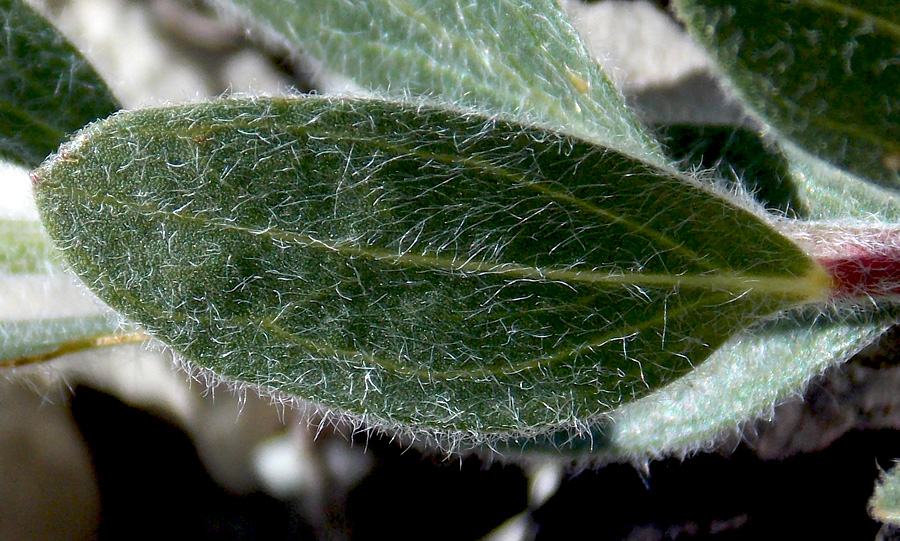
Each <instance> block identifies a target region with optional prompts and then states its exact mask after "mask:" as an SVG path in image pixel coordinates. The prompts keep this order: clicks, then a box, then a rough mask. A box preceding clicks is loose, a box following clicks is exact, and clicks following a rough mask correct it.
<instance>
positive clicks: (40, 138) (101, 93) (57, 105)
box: [0, 0, 119, 168]
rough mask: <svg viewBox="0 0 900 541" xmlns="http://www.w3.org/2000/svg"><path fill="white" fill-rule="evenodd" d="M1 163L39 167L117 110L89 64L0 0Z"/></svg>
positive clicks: (13, 4)
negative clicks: (71, 138)
mask: <svg viewBox="0 0 900 541" xmlns="http://www.w3.org/2000/svg"><path fill="white" fill-rule="evenodd" d="M0 19H2V21H3V26H2V28H0V38H2V39H0V158H2V159H5V160H9V161H12V162H15V163H17V164H19V165H23V166H25V167H29V168H31V167H37V165H38V164H40V163H41V161H43V159H44V158H46V157H47V155H49V154H50V153H51V152H53V151H54V150H56V148H57V147H58V146H59V144H60V143H62V142H63V141H65V139H66V138H67V137H68V136H69V135H71V134H72V133H74V132H75V131H76V130H78V129H80V128H81V127H82V126H84V125H85V124H87V123H88V122H91V121H94V120H96V119H98V118H103V117H105V116H108V115H109V114H111V113H112V112H113V111H115V110H117V109H118V108H119V106H118V104H117V102H116V99H115V98H114V97H113V96H112V94H111V93H110V92H109V90H108V89H107V87H106V85H105V84H104V82H103V80H102V79H101V78H100V76H98V75H97V74H96V73H95V72H94V70H93V68H91V66H90V65H89V64H88V63H87V61H86V60H85V59H84V58H83V57H82V56H81V55H80V54H79V53H78V51H77V50H76V49H75V48H74V47H73V46H72V45H71V44H70V43H69V42H68V41H66V39H65V37H63V35H62V34H60V33H59V31H58V30H56V29H55V28H53V26H51V25H50V23H48V22H47V21H46V20H45V19H44V18H43V17H41V16H40V15H39V14H37V13H36V12H35V11H34V10H32V9H31V8H30V7H28V5H27V4H25V3H24V2H22V1H21V0H0Z"/></svg>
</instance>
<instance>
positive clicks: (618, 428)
mask: <svg viewBox="0 0 900 541" xmlns="http://www.w3.org/2000/svg"><path fill="white" fill-rule="evenodd" d="M895 317H896V316H893V315H892V316H888V315H882V314H865V313H857V314H828V313H820V312H818V311H807V312H803V311H801V312H799V313H793V314H789V315H786V316H784V317H781V318H778V319H775V320H769V321H764V322H760V323H758V324H756V325H754V326H753V327H751V328H750V329H748V330H747V331H745V332H743V333H740V334H738V335H736V336H733V337H731V338H730V339H729V340H728V341H727V342H726V343H725V344H723V345H722V347H720V348H718V349H717V350H716V351H715V352H714V353H713V354H712V355H711V356H710V357H709V359H707V361H706V362H705V363H703V364H702V365H701V366H699V367H698V368H697V369H696V370H694V371H692V372H691V373H689V374H687V375H686V376H685V377H683V378H681V379H679V380H676V381H674V382H673V383H672V384H670V385H668V386H666V387H663V388H662V389H660V390H659V391H657V392H655V393H653V394H651V395H648V396H646V397H644V398H643V399H641V400H638V401H635V402H633V403H631V404H627V405H625V406H624V407H622V408H620V409H619V410H617V411H615V412H614V413H613V414H612V416H611V417H610V419H609V420H607V421H603V422H600V423H598V424H597V425H596V426H595V427H594V428H593V430H592V435H593V439H592V440H591V441H592V443H593V447H594V450H595V451H598V452H602V453H605V454H606V455H607V456H609V457H612V459H616V458H620V457H623V456H626V457H636V458H647V457H653V458H659V457H664V456H672V455H685V454H690V453H691V452H694V451H697V450H698V449H702V448H704V447H708V446H714V445H716V444H717V443H719V442H721V438H722V436H723V435H727V434H729V433H734V431H735V430H738V429H739V428H741V427H742V426H744V424H745V423H746V422H747V421H748V420H755V419H760V418H766V417H768V416H770V415H771V414H772V411H773V407H774V406H775V405H777V404H779V403H781V402H784V401H785V400H788V399H790V398H792V397H795V396H797V393H798V392H800V391H801V390H802V389H803V388H804V386H805V385H806V384H807V383H808V382H809V380H810V379H811V378H813V377H814V376H817V375H819V374H821V373H822V372H824V371H825V369H827V368H829V367H831V366H834V365H837V364H839V363H842V362H844V361H846V360H847V359H849V358H850V357H851V356H852V355H853V354H855V353H856V352H858V351H859V350H860V349H862V348H863V347H864V346H866V345H867V344H869V343H871V342H872V341H873V340H875V339H876V338H877V337H878V336H879V335H881V334H882V333H883V332H884V331H885V330H887V329H888V328H889V327H890V325H891V324H892V322H893V321H894V319H895ZM582 440H583V438H582ZM555 443H557V444H558V445H561V446H564V445H565V443H566V441H565V440H563V438H562V437H560V436H558V437H557V441H556V442H555ZM569 445H572V444H571V443H570V444H569ZM581 446H582V447H584V444H583V443H582V444H581ZM576 448H577V446H576Z"/></svg>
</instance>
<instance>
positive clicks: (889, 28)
mask: <svg viewBox="0 0 900 541" xmlns="http://www.w3.org/2000/svg"><path fill="white" fill-rule="evenodd" d="M676 6H677V8H678V12H679V15H680V16H681V17H682V18H683V19H684V21H685V22H686V23H687V26H688V28H689V29H690V31H691V33H692V35H693V36H694V37H696V38H697V39H698V40H700V41H701V42H702V43H703V44H704V45H706V47H707V48H708V50H709V51H710V52H711V53H712V55H713V56H714V57H715V58H716V59H717V61H718V63H719V65H720V67H721V69H722V70H723V71H724V72H725V74H726V75H727V76H728V77H729V78H730V80H731V82H732V84H733V85H734V87H735V88H736V90H737V91H738V92H739V94H741V95H742V96H743V97H744V98H745V100H746V103H747V104H748V105H749V106H750V108H751V109H752V110H754V111H755V112H756V113H757V114H758V115H760V116H761V117H762V118H763V119H764V120H765V121H766V122H767V123H770V124H771V126H772V127H774V128H775V130H776V131H777V132H779V133H780V134H781V135H783V136H785V137H787V138H789V139H790V140H791V141H793V142H794V143H795V144H797V145H798V146H799V147H801V148H802V149H803V150H804V151H805V152H808V153H810V154H812V155H814V156H817V157H819V158H821V159H823V160H826V161H829V162H832V163H835V164H837V165H838V166H840V167H841V168H843V169H845V170H847V171H849V172H851V173H853V174H855V175H858V176H860V177H862V178H864V179H867V180H870V181H874V182H877V183H879V184H882V185H886V186H889V187H892V188H900V174H898V172H900V90H898V89H900V1H898V0H854V1H849V0H831V1H824V0H804V1H791V2H770V1H764V0H750V1H735V0H678V1H677V2H676Z"/></svg>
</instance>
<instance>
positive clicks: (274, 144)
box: [35, 97, 828, 437]
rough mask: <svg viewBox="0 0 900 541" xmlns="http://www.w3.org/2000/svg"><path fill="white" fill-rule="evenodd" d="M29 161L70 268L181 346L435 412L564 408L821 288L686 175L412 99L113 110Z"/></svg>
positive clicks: (563, 418)
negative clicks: (35, 165)
mask: <svg viewBox="0 0 900 541" xmlns="http://www.w3.org/2000/svg"><path fill="white" fill-rule="evenodd" d="M35 177H36V179H38V182H37V187H36V191H37V199H38V202H39V206H40V207H41V210H42V213H43V216H44V220H45V221H46V224H47V227H48V230H49V231H50V233H51V236H52V237H53V238H54V240H55V241H56V242H57V243H58V244H59V245H60V246H62V247H63V248H64V250H65V254H66V256H67V258H68V260H69V262H70V264H71V265H72V267H73V268H74V269H75V270H76V272H78V273H79V274H80V275H81V276H82V277H83V279H84V280H85V282H86V283H87V284H88V285H89V286H90V287H92V288H94V289H95V290H96V291H97V293H98V295H99V296H100V297H101V298H102V299H104V300H105V301H107V302H108V303H109V304H110V305H111V306H113V307H114V308H115V309H117V310H119V311H121V312H122V313H123V314H125V315H126V316H127V317H129V318H131V319H133V320H134V321H135V322H138V323H140V324H141V325H142V326H144V327H145V328H146V329H147V330H148V331H149V332H150V333H151V334H153V335H155V336H157V337H159V338H161V339H162V340H163V341H165V342H168V343H169V344H171V345H172V346H174V347H175V349H177V350H179V351H181V352H182V353H183V354H185V355H186V356H187V357H188V358H189V359H191V360H193V361H195V362H197V363H199V364H200V365H203V366H205V367H207V368H210V369H212V370H213V371H215V372H217V373H219V374H221V375H224V376H227V377H230V378H235V379H238V380H242V381H248V382H251V383H255V384H259V385H264V386H269V387H274V388H275V389H278V390H280V391H285V392H288V393H291V394H294V395H298V396H301V397H304V398H307V399H311V400H313V401H315V402H318V403H321V404H324V405H326V406H329V407H333V408H337V409H339V410H342V411H347V412H351V413H354V414H356V415H362V416H366V417H368V418H369V419H370V420H373V421H376V422H378V421H380V422H382V423H386V424H393V425H394V426H398V427H399V426H414V427H419V428H420V429H421V428H424V429H430V430H433V431H436V432H438V433H454V434H467V435H469V436H472V437H477V436H478V435H481V434H484V433H510V432H512V433H529V432H530V431H532V430H535V429H540V428H544V427H547V426H571V425H573V424H575V423H577V422H578V420H579V419H586V418H589V417H592V416H596V415H599V414H602V413H604V412H608V411H611V410H612V409H613V408H615V407H617V406H618V405H620V404H622V403H624V402H628V401H630V400H631V399H633V398H636V397H639V396H642V395H644V394H646V393H647V392H648V391H649V390H652V389H654V388H656V387H658V386H659V385H661V384H662V383H664V382H667V381H670V380H672V379H674V378H676V377H677V376H680V375H682V374H684V373H686V372H688V371H690V370H691V369H692V367H693V365H694V364H696V363H698V362H700V361H702V360H703V359H704V358H705V357H707V356H708V355H709V354H710V352H711V351H713V350H714V349H715V347H716V346H718V345H719V344H720V343H722V342H723V341H724V340H725V339H727V337H728V336H729V335H731V334H733V333H735V332H736V331H738V330H739V329H741V328H742V327H744V326H745V325H746V324H747V323H748V322H750V321H752V320H754V319H755V318H757V317H760V316H762V315H765V314H770V313H773V312H777V311H780V310H782V309H784V308H786V307H790V306H795V305H797V304H801V303H805V302H809V301H810V300H821V298H822V296H823V295H827V288H828V283H827V278H826V277H825V276H824V271H822V269H821V268H820V267H819V266H818V265H817V264H816V263H814V262H813V261H812V260H811V259H809V258H808V257H807V256H806V255H805V254H804V253H802V252H801V251H799V249H797V248H796V247H795V246H794V245H793V244H792V243H791V242H790V241H788V240H787V239H785V238H784V237H782V236H781V235H779V234H778V233H776V232H775V231H774V230H772V229H771V228H770V227H769V226H768V225H766V224H764V223H763V222H761V221H760V220H759V219H757V218H755V217H754V216H752V215H751V214H749V213H747V212H746V211H743V210H740V209H737V208H736V207H734V206H732V204H730V203H729V202H727V201H726V200H723V199H720V198H718V197H715V196H713V195H711V194H710V193H709V192H707V191H706V190H704V189H702V188H701V187H698V186H697V185H695V184H692V183H691V182H689V181H687V180H686V179H684V178H680V177H673V176H672V175H671V174H670V173H668V172H662V171H660V170H657V169H653V168H652V167H649V166H647V165H645V164H643V163H641V162H638V161H636V160H634V159H632V158H629V157H627V156H625V155H622V154H619V153H617V152H615V151H611V150H608V149H602V148H599V147H597V146H594V145H592V144H590V143H587V142H584V141H582V140H579V139H576V138H573V137H571V136H564V135H559V134H557V133H553V132H548V131H545V130H543V129H540V128H534V127H525V126H521V125H516V124H513V123H510V122H506V121H502V120H498V119H490V118H486V117H483V116H480V115H475V114H471V113H459V112H456V111H450V110H446V109H442V108H438V107H432V106H426V105H422V104H418V105H404V104H399V103H393V102H386V101H369V100H339V99H329V98H322V97H308V98H298V99H266V100H235V101H219V102H214V103H210V104H203V105H191V106H183V107H176V108H168V109H155V110H143V111H137V112H133V113H125V114H119V115H116V116H114V117H112V118H111V119H109V120H107V121H104V122H101V123H97V124H94V125H92V126H90V127H88V128H87V129H86V130H85V131H84V132H82V133H81V134H79V135H78V136H77V137H75V138H74V139H73V140H72V142H70V143H68V144H66V145H65V146H64V147H63V148H61V150H60V153H59V155H57V156H55V157H54V158H52V159H50V160H48V162H46V163H45V165H43V166H42V167H41V168H40V169H39V170H38V171H37V172H36V173H35Z"/></svg>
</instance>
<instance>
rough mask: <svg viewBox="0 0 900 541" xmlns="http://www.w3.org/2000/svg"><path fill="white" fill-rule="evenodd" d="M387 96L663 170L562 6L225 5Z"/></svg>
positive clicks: (227, 0) (255, 0)
mask: <svg viewBox="0 0 900 541" xmlns="http://www.w3.org/2000/svg"><path fill="white" fill-rule="evenodd" d="M219 1H220V3H222V4H228V5H231V6H233V7H234V8H236V9H237V10H239V11H240V12H241V13H243V14H244V16H245V18H247V19H250V20H251V21H252V22H254V23H256V24H259V25H261V26H262V27H264V28H265V29H266V31H268V32H270V33H274V34H275V35H277V36H278V37H279V38H280V39H281V40H284V41H285V42H286V43H288V44H290V45H291V46H293V47H299V48H301V49H302V50H303V51H304V52H306V53H308V54H310V55H312V56H313V57H315V58H317V59H319V60H321V61H323V62H324V63H325V65H326V66H328V67H329V68H331V69H333V70H336V71H339V72H340V73H343V74H344V75H346V76H347V77H350V78H351V79H353V80H354V81H356V82H357V83H359V84H360V85H362V86H363V87H366V88H368V89H371V90H376V91H378V92H379V93H389V94H392V95H399V94H405V93H412V94H413V95H419V96H431V97H433V98H437V99H440V100H441V101H444V102H447V103H454V104H457V105H461V106H470V107H475V108H478V109H482V110H487V111H491V112H495V113H506V114H508V115H511V116H513V117H514V118H527V119H529V120H531V121H534V122H538V123H543V124H547V125H548V126H552V127H554V128H555V129H558V130H563V131H566V132H568V133H572V134H575V135H578V136H581V137H584V138H586V139H589V140H593V141H596V142H599V143H600V144H603V145H605V146H608V147H611V148H615V149H618V150H621V151H623V152H626V153H630V154H632V155H634V156H638V157H641V158H642V159H644V160H649V161H653V162H655V163H659V164H664V163H665V158H664V157H663V155H662V153H661V152H660V148H659V145H658V143H657V142H656V141H655V140H654V139H653V138H652V137H651V136H649V135H648V134H647V133H646V132H645V131H644V129H643V128H642V127H641V125H640V122H639V121H638V120H637V117H636V116H635V115H634V113H633V112H632V111H630V110H629V109H628V108H627V107H626V106H625V102H624V100H623V98H622V96H621V94H620V93H619V91H618V90H617V89H616V88H615V87H614V86H613V85H612V84H611V83H610V81H609V79H607V77H606V75H605V74H604V73H603V71H602V70H601V69H600V66H599V65H598V64H597V62H596V61H595V60H594V58H593V57H592V56H591V54H590V53H589V52H588V50H587V47H586V46H585V44H584V42H583V41H582V40H581V38H580V36H579V35H578V32H577V31H576V30H575V28H574V27H573V26H572V24H571V22H570V21H569V19H568V17H567V16H566V14H565V13H563V11H562V10H561V9H560V7H559V5H558V4H557V3H556V2H555V1H554V0H534V1H530V2H517V1H513V0H469V1H467V2H448V1H446V0H419V1H415V2H409V1H408V0H287V1H286V0H277V1H273V0H219Z"/></svg>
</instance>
